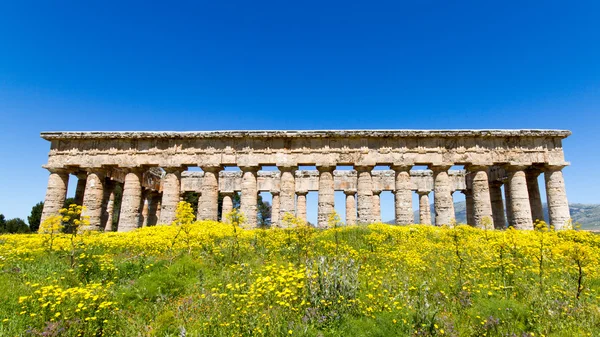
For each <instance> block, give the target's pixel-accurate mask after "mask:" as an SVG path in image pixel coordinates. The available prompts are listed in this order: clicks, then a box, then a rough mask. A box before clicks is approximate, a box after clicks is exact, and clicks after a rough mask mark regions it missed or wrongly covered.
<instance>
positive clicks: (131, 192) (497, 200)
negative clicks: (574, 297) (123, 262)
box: [41, 130, 571, 232]
mask: <svg viewBox="0 0 600 337" xmlns="http://www.w3.org/2000/svg"><path fill="white" fill-rule="evenodd" d="M570 134H571V133H570V132H569V131H563V130H447V131H443V130H436V131H418V130H374V131H367V130H364V131H362V130H361V131H341V130H340V131H214V132H43V133H42V134H41V137H42V138H44V139H46V140H48V141H50V142H51V149H50V154H49V158H48V163H47V164H46V165H44V167H45V168H46V169H48V171H50V177H49V179H48V188H47V190H46V198H45V203H44V210H43V214H42V220H44V219H45V218H47V217H48V216H51V215H54V214H57V213H58V211H59V210H60V209H61V208H62V207H63V203H64V201H65V198H66V194H67V186H68V181H69V176H70V175H71V174H72V175H75V176H77V178H78V182H77V189H76V193H75V199H76V202H77V203H80V204H82V205H84V206H85V207H86V210H85V215H87V216H89V218H90V223H91V226H90V227H91V228H89V229H97V230H114V229H113V228H112V221H111V219H112V218H113V216H112V215H113V212H114V209H113V208H114V207H113V206H114V204H115V203H114V198H115V193H114V188H115V186H116V185H117V184H119V185H121V187H122V190H123V193H122V200H121V209H120V216H119V219H118V226H117V228H116V230H118V231H120V232H123V231H130V230H132V229H135V228H138V227H143V226H152V225H156V224H169V223H171V222H172V221H173V220H174V218H175V209H176V207H177V203H178V202H179V201H180V199H181V196H182V193H184V192H186V191H195V192H199V193H200V199H199V203H198V215H197V216H198V219H209V220H220V219H218V214H219V212H218V200H219V198H218V197H219V194H221V195H222V196H223V202H222V210H223V211H222V214H226V213H227V212H228V211H230V210H231V209H232V195H233V194H234V193H237V192H240V193H241V194H240V199H241V204H240V210H241V212H243V213H244V214H245V215H246V217H247V219H248V221H247V223H246V226H247V227H250V228H251V227H255V226H256V223H257V197H258V193H260V192H270V193H272V196H273V202H272V215H271V222H272V225H273V226H278V225H280V222H281V219H282V218H283V215H284V214H285V213H286V212H292V213H294V214H296V215H297V216H298V217H301V218H304V219H306V194H307V193H308V192H309V191H318V223H317V226H318V227H323V226H326V225H327V219H328V216H329V214H331V212H332V211H333V210H334V191H343V192H344V193H345V195H346V221H347V223H348V224H353V223H371V222H378V221H381V215H380V213H381V211H380V199H379V195H380V193H381V192H382V191H392V193H393V194H394V199H395V201H394V204H395V220H396V223H397V224H399V225H404V224H411V223H413V222H414V220H413V207H412V193H413V192H415V193H417V194H418V196H419V222H420V223H423V224H431V222H432V216H431V214H430V210H429V209H430V208H429V204H430V202H429V198H430V194H432V195H433V199H434V209H435V225H438V226H440V225H444V224H450V223H452V221H453V219H454V216H455V215H454V204H453V199H452V193H454V192H456V191H460V192H461V193H464V194H465V199H466V205H467V222H468V224H470V225H472V226H476V227H487V226H494V227H495V228H504V227H505V224H506V223H507V222H508V224H509V225H510V226H513V227H514V228H517V229H531V228H533V223H534V221H535V220H536V219H544V214H543V211H542V198H541V196H540V190H539V186H538V176H539V175H540V174H541V173H544V178H545V184H546V196H547V203H548V209H549V216H550V223H551V224H552V225H553V226H554V227H555V228H557V229H561V228H563V227H564V226H565V224H566V223H567V222H568V221H569V220H570V215H569V207H568V203H567V196H566V192H565V184H564V180H563V174H562V169H563V168H564V167H565V166H566V165H568V164H569V163H568V162H566V161H565V159H564V154H563V149H562V139H564V138H566V137H568V136H569V135H570ZM381 165H385V166H388V167H389V168H390V169H389V170H373V168H374V167H375V166H381ZM456 165H461V166H463V165H464V170H450V168H451V167H452V166H456ZM192 166H197V167H200V168H201V169H202V172H196V171H186V170H187V168H188V167H192ZM231 166H237V167H239V169H240V171H224V167H231ZM263 166H276V167H277V169H278V170H277V171H261V168H262V167H263ZM299 166H316V170H298V167H299ZM337 166H353V168H354V169H353V170H336V167H337ZM414 166H426V167H427V168H428V169H427V170H412V168H413V167H414ZM432 192H433V193H432Z"/></svg>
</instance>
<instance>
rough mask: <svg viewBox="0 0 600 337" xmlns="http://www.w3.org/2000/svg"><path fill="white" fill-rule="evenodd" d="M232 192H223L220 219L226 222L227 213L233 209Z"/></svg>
mask: <svg viewBox="0 0 600 337" xmlns="http://www.w3.org/2000/svg"><path fill="white" fill-rule="evenodd" d="M233 193H235V192H223V193H221V194H222V195H223V208H222V209H221V221H222V222H227V214H229V213H230V212H231V211H233Z"/></svg>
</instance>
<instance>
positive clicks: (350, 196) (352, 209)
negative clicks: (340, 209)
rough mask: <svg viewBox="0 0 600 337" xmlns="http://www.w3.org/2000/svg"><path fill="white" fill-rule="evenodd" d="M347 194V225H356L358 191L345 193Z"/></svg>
mask: <svg viewBox="0 0 600 337" xmlns="http://www.w3.org/2000/svg"><path fill="white" fill-rule="evenodd" d="M344 194H346V225H348V226H350V225H355V224H356V191H344Z"/></svg>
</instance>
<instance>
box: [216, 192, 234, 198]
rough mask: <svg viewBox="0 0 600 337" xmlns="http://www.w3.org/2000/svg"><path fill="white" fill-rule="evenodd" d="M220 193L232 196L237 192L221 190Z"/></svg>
mask: <svg viewBox="0 0 600 337" xmlns="http://www.w3.org/2000/svg"><path fill="white" fill-rule="evenodd" d="M219 193H220V194H221V195H222V196H230V197H231V196H233V195H234V194H235V192H231V191H229V192H223V191H220V192H219Z"/></svg>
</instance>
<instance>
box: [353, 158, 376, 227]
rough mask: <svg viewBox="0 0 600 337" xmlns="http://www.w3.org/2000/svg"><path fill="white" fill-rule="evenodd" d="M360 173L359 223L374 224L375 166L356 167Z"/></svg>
mask: <svg viewBox="0 0 600 337" xmlns="http://www.w3.org/2000/svg"><path fill="white" fill-rule="evenodd" d="M354 168H355V169H356V171H357V172H358V186H357V188H358V191H357V195H358V222H359V223H361V224H366V223H372V222H373V179H372V177H371V170H372V169H373V166H355V167H354Z"/></svg>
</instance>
